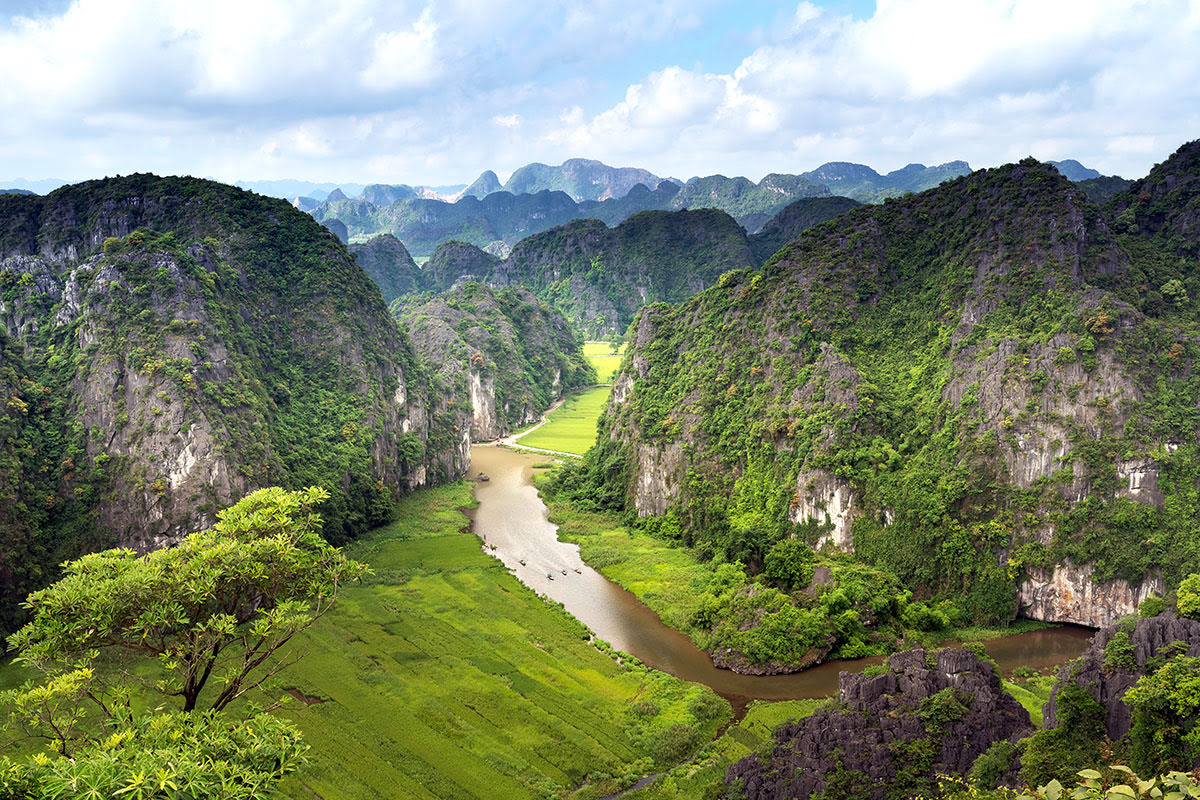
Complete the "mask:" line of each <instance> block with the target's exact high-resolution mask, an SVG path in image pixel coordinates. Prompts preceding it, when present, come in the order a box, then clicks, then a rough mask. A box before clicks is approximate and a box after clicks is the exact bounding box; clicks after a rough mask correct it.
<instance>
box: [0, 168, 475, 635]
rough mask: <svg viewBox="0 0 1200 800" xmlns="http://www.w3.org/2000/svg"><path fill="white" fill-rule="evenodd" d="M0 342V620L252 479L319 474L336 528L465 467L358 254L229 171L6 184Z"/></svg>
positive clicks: (179, 526) (182, 530) (172, 533)
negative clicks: (93, 559) (70, 567)
mask: <svg viewBox="0 0 1200 800" xmlns="http://www.w3.org/2000/svg"><path fill="white" fill-rule="evenodd" d="M0 348H2V352H3V357H2V358H0V395H2V396H3V397H5V398H6V400H5V401H4V403H5V406H4V412H3V415H2V416H0V486H2V487H3V489H2V491H3V498H2V502H0V536H2V542H0V546H2V548H3V551H4V552H5V554H6V557H5V559H4V562H5V564H6V567H5V570H4V572H5V574H4V575H3V576H0V578H2V579H3V580H4V585H3V586H2V587H0V589H2V591H3V597H4V601H5V604H4V616H5V621H6V622H11V621H12V619H13V603H15V601H16V600H17V599H19V597H21V596H23V595H24V592H26V591H28V590H29V589H31V588H34V587H35V586H37V585H39V584H40V583H41V582H44V581H45V580H46V579H47V578H48V577H50V576H51V575H52V574H53V570H54V568H55V566H56V565H57V564H59V563H60V562H61V561H62V560H63V559H64V558H67V557H70V556H74V555H78V554H79V552H81V551H82V550H84V549H89V548H92V547H97V546H107V545H112V544H117V543H119V544H122V545H126V546H131V547H136V548H139V549H147V548H152V547H157V546H161V545H163V544H167V543H170V542H171V541H174V540H175V539H176V538H178V537H180V536H182V535H184V534H186V533H188V532H190V531H194V530H198V529H200V528H203V527H205V526H206V525H208V524H210V523H211V522H212V521H213V515H214V514H215V512H216V510H217V509H219V508H222V507H224V506H226V505H228V504H229V503H230V502H231V501H232V500H236V499H237V498H239V497H241V496H242V495H243V494H245V493H246V492H248V491H250V490H251V489H254V488H257V487H260V486H267V485H283V486H288V487H302V486H308V485H313V484H318V485H323V486H326V487H327V488H329V489H330V490H331V491H332V493H333V497H332V498H331V500H330V501H329V502H328V503H326V504H325V506H324V507H323V509H322V513H323V515H324V516H325V520H326V522H325V528H324V530H325V534H326V536H328V537H329V538H330V539H332V540H333V541H343V540H345V539H346V538H347V537H350V536H353V535H355V534H356V533H357V532H359V531H362V530H364V529H365V528H366V527H368V526H372V525H376V524H379V523H380V522H382V521H384V520H386V519H388V518H389V515H390V513H391V508H392V501H393V499H394V498H396V497H397V496H398V495H400V494H402V493H404V492H407V491H409V490H411V489H413V488H415V487H418V486H423V485H426V484H429V483H431V482H434V481H437V480H442V479H448V478H453V477H456V476H458V475H460V474H462V472H463V471H464V470H465V468H466V461H467V458H468V455H467V450H466V448H467V441H466V434H465V433H463V432H458V431H455V430H454V428H453V420H451V419H450V418H444V419H439V418H437V417H436V416H435V415H433V414H431V412H430V407H431V399H430V390H429V386H428V384H427V382H426V379H425V378H424V377H423V374H422V370H421V369H419V368H418V366H417V360H416V356H415V354H414V352H413V348H412V346H411V344H410V343H409V341H408V338H407V336H406V335H405V334H404V333H402V332H401V331H400V329H399V328H398V327H397V326H396V323H395V322H394V321H393V319H392V318H391V317H390V315H389V314H388V312H387V309H386V307H385V306H384V304H383V301H382V299H381V297H380V293H379V290H378V289H377V288H376V287H375V285H374V284H373V283H372V282H371V281H370V280H369V279H368V277H367V275H366V273H365V272H364V271H363V268H362V267H360V266H359V265H358V264H357V263H355V261H354V260H353V259H352V258H351V257H350V255H349V254H348V253H347V252H346V250H345V248H344V247H343V246H342V245H341V244H339V243H338V241H337V240H336V239H335V238H334V237H333V236H332V235H330V234H329V233H328V232H326V231H325V230H323V229H322V228H321V227H320V226H319V225H317V224H316V223H315V222H314V221H313V220H312V218H311V217H310V216H308V215H306V214H303V213H302V212H300V211H298V210H296V209H294V208H293V207H291V206H290V205H289V204H288V203H287V202H286V201H284V200H277V199H272V198H267V197H263V196H261V195H255V194H252V193H250V192H245V191H242V190H240V189H236V188H233V187H230V186H225V185H222V184H217V183H213V182H210V181H203V180H198V179H181V178H157V177H154V176H151V175H133V176H128V177H124V178H114V179H106V180H101V181H92V182H88V183H83V184H78V185H74V186H68V187H64V188H62V189H59V190H56V191H54V192H52V193H51V194H49V195H47V196H44V197H39V196H32V197H31V196H22V195H5V196H2V197H0ZM10 555H11V556H12V558H11V559H10V558H9V556H10ZM14 564H15V565H16V567H15V569H14V568H13V567H12V566H10V565H14Z"/></svg>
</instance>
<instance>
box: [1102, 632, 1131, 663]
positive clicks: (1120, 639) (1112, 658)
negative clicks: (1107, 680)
mask: <svg viewBox="0 0 1200 800" xmlns="http://www.w3.org/2000/svg"><path fill="white" fill-rule="evenodd" d="M1104 669H1105V670H1107V671H1108V672H1116V671H1117V670H1125V671H1126V672H1132V671H1133V670H1135V669H1137V659H1136V658H1135V657H1134V654H1133V642H1132V641H1130V639H1129V634H1128V633H1126V632H1125V631H1117V632H1116V633H1115V634H1114V635H1113V637H1112V638H1111V639H1109V640H1108V644H1106V645H1104Z"/></svg>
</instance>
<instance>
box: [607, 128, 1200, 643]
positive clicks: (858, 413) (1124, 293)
mask: <svg viewBox="0 0 1200 800" xmlns="http://www.w3.org/2000/svg"><path fill="white" fill-rule="evenodd" d="M1198 154H1200V142H1193V143H1191V144H1188V145H1185V146H1184V147H1182V148H1181V149H1180V150H1179V152H1177V153H1176V154H1175V155H1174V156H1172V158H1171V159H1169V160H1168V161H1167V162H1165V163H1163V164H1161V165H1159V166H1158V167H1156V168H1155V169H1154V170H1153V171H1152V172H1151V174H1150V175H1149V176H1148V177H1147V178H1146V179H1144V180H1142V181H1138V182H1136V183H1134V184H1133V186H1132V187H1130V189H1129V190H1128V191H1127V192H1125V193H1123V194H1119V195H1117V196H1115V197H1114V198H1113V199H1112V200H1111V201H1110V202H1109V204H1108V206H1107V207H1106V209H1107V210H1101V209H1100V208H1099V207H1097V206H1096V205H1095V204H1093V203H1092V202H1091V201H1090V200H1089V199H1088V198H1087V196H1086V195H1085V194H1084V193H1083V192H1082V191H1080V190H1079V188H1078V187H1076V186H1075V185H1073V184H1071V183H1070V182H1068V181H1067V180H1066V179H1065V178H1063V177H1062V176H1061V175H1059V174H1058V173H1057V172H1056V171H1055V170H1054V169H1052V168H1051V167H1049V166H1046V165H1043V164H1040V163H1038V162H1036V161H1034V160H1032V159H1028V160H1026V161H1023V162H1021V163H1020V164H1013V165H1008V166H1005V167H1001V168H998V169H992V170H984V171H980V172H975V173H972V174H970V175H967V176H964V177H960V178H957V179H955V180H952V181H950V182H949V183H947V184H945V185H943V186H941V187H939V188H937V189H935V190H932V191H928V192H925V193H922V194H919V195H914V196H910V197H905V198H902V199H897V200H894V201H891V202H888V203H885V204H883V205H878V206H868V207H863V208H858V209H855V210H852V211H850V212H849V213H847V214H843V215H842V216H840V217H837V218H836V219H835V220H833V221H831V222H826V223H824V224H821V225H817V226H816V227H814V228H811V229H810V230H808V231H806V232H805V233H803V234H802V235H801V236H800V237H799V239H798V240H797V241H796V242H794V243H793V244H791V245H790V246H788V247H786V248H784V250H783V251H782V252H781V253H780V254H779V255H778V256H777V257H775V258H774V259H772V260H771V262H770V263H769V264H768V266H767V267H766V268H765V269H764V270H763V271H762V272H754V271H749V270H746V271H743V272H740V273H733V274H729V275H726V276H723V277H722V279H721V280H720V281H719V282H718V284H717V285H716V286H715V287H713V288H711V289H709V290H707V291H705V292H703V293H701V294H700V295H699V296H697V297H695V298H693V299H692V300H690V301H688V302H685V303H683V304H681V305H678V306H661V305H659V306H651V307H649V308H647V309H646V310H644V311H643V312H642V313H641V314H640V316H639V318H638V320H637V322H636V325H635V332H634V336H633V341H632V344H631V347H630V353H629V355H628V357H627V360H626V362H625V363H626V365H627V370H626V371H625V372H624V373H622V374H621V375H619V376H618V381H617V384H616V387H615V390H614V393H613V400H612V406H611V408H610V409H609V411H608V414H607V416H606V420H607V422H606V428H605V430H604V431H603V432H602V433H601V436H600V439H599V442H600V444H601V445H602V447H601V448H600V451H598V452H597V453H596V455H595V456H594V457H595V458H597V459H608V461H606V463H613V462H612V459H614V458H620V459H622V463H623V464H624V465H625V468H624V472H623V473H622V474H623V476H624V477H623V479H622V480H623V481H624V485H625V489H626V493H627V494H626V496H627V504H628V508H629V509H630V510H634V511H636V512H637V513H638V514H640V515H661V514H665V513H668V512H670V513H672V514H674V515H677V516H678V518H679V520H680V523H681V525H682V529H683V531H684V536H685V539H686V541H689V542H693V543H704V546H706V547H710V548H712V549H714V550H716V551H718V552H721V551H723V552H724V554H725V557H726V558H729V559H735V558H740V559H742V560H743V561H746V562H748V563H751V562H752V561H753V560H754V559H755V558H759V557H761V556H760V555H759V556H756V555H755V554H756V553H759V554H761V552H763V551H764V549H765V548H767V547H769V546H770V544H771V542H772V541H774V539H775V538H776V537H778V536H780V535H785V534H786V533H787V532H792V531H797V530H799V531H800V532H801V535H802V536H803V537H804V538H805V539H806V540H807V541H809V543H810V544H812V545H814V546H818V545H821V544H825V545H828V546H831V547H836V548H840V549H843V550H850V549H853V551H854V553H855V555H856V557H857V558H859V559H862V560H864V561H865V562H867V563H868V564H873V565H875V566H877V567H881V568H885V569H887V570H890V571H892V572H893V573H894V574H896V575H897V576H898V577H899V578H900V579H901V581H902V583H903V584H904V585H907V586H909V587H912V588H913V589H915V590H917V591H921V592H927V593H929V594H931V595H932V596H934V597H950V598H955V599H956V601H958V602H960V603H962V604H963V605H964V607H966V608H968V609H970V611H971V613H972V614H974V615H975V617H976V618H977V619H979V620H1002V619H1006V618H1011V617H1012V616H1013V615H1015V614H1016V613H1017V611H1018V610H1020V611H1022V612H1023V613H1025V614H1028V615H1030V616H1033V617H1035V618H1038V619H1047V620H1058V621H1069V622H1079V623H1084V624H1088V625H1102V624H1106V623H1108V622H1111V621H1112V620H1113V619H1115V618H1116V617H1118V616H1120V615H1121V614H1123V613H1127V612H1129V611H1130V610H1132V609H1134V608H1136V606H1137V604H1138V603H1139V602H1140V601H1141V600H1142V599H1143V598H1144V597H1146V596H1147V595H1148V594H1150V593H1153V592H1158V593H1161V592H1162V591H1163V590H1164V587H1165V586H1168V585H1171V584H1172V582H1173V581H1176V580H1178V578H1179V577H1180V575H1182V574H1186V573H1188V572H1190V571H1196V570H1198V569H1200V563H1198V562H1197V561H1196V556H1195V553H1194V549H1193V548H1191V547H1190V546H1188V545H1187V541H1188V536H1189V534H1188V532H1187V526H1188V523H1187V522H1186V521H1185V519H1186V518H1187V517H1188V516H1189V514H1186V513H1185V514H1181V513H1180V509H1185V508H1186V509H1196V508H1200V490H1197V488H1196V486H1197V482H1196V481H1195V480H1194V479H1193V476H1194V475H1195V473H1196V471H1197V469H1200V467H1198V466H1197V465H1198V464H1200V450H1198V449H1197V445H1196V444H1195V443H1196V441H1197V434H1198V432H1200V430H1198V425H1200V417H1198V416H1197V414H1196V412H1195V409H1196V408H1197V407H1200V383H1198V382H1197V381H1196V380H1195V378H1194V375H1195V364H1196V363H1197V358H1198V357H1200V337H1198V333H1200V330H1198V320H1200V309H1198V307H1197V299H1198V298H1197V293H1200V276H1198V274H1197V272H1196V256H1197V254H1198V250H1200V235H1198V230H1200V226H1198V224H1197V220H1198V219H1200V214H1197V212H1196V210H1195V208H1196V205H1195V204H1196V198H1197V197H1198V196H1200V155H1198ZM751 498H753V503H758V504H765V506H766V508H767V509H769V511H768V512H767V513H766V515H765V517H764V518H763V519H761V520H759V522H757V523H755V527H753V528H745V527H743V526H744V525H745V524H748V523H746V522H744V520H746V519H748V517H746V516H745V514H744V513H743V511H742V510H741V509H743V508H744V507H748V506H746V504H749V503H751ZM755 519H758V518H757V517H756V518H755ZM795 526H799V527H798V528H797V527H795Z"/></svg>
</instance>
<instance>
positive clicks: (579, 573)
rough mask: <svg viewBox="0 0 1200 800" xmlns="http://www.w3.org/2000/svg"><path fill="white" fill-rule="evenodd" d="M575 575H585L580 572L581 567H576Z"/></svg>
mask: <svg viewBox="0 0 1200 800" xmlns="http://www.w3.org/2000/svg"><path fill="white" fill-rule="evenodd" d="M575 574H576V575H582V574H583V573H582V572H580V570H579V567H576V568H575Z"/></svg>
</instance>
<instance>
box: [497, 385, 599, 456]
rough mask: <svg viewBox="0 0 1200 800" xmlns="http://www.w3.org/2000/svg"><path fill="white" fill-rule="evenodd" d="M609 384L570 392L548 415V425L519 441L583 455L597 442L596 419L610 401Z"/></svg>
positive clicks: (523, 443)
mask: <svg viewBox="0 0 1200 800" xmlns="http://www.w3.org/2000/svg"><path fill="white" fill-rule="evenodd" d="M610 391H611V389H610V387H608V386H597V387H595V388H592V389H585V390H583V391H582V392H577V393H575V394H571V395H568V397H567V399H566V402H564V403H563V404H562V405H561V406H559V407H558V408H556V409H554V411H552V412H550V414H548V415H547V417H546V424H545V425H543V426H542V427H540V428H538V429H537V430H536V431H533V432H532V433H529V434H526V435H525V436H522V437H521V438H520V439H519V440H517V444H518V445H519V446H524V447H538V448H541V449H543V450H557V451H559V452H562V453H574V454H575V455H579V456H581V455H583V454H584V453H586V452H587V451H588V448H590V447H591V446H592V443H593V442H595V441H596V420H598V419H599V418H600V413H601V412H602V411H603V410H604V407H605V405H607V403H608V394H609V392H610Z"/></svg>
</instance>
